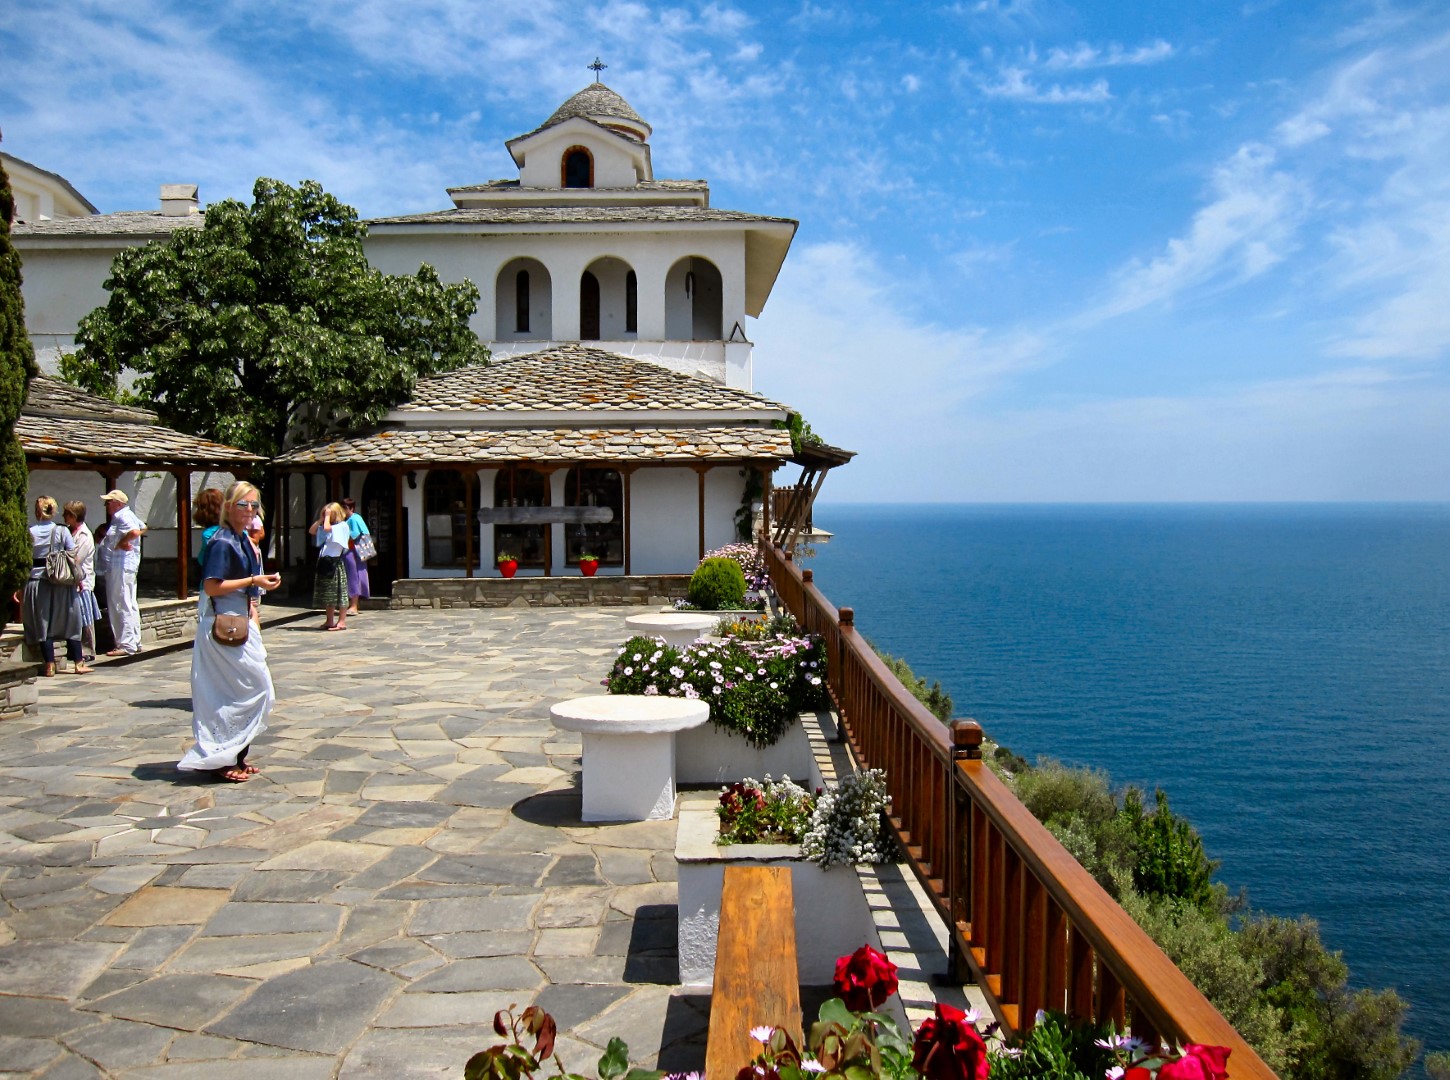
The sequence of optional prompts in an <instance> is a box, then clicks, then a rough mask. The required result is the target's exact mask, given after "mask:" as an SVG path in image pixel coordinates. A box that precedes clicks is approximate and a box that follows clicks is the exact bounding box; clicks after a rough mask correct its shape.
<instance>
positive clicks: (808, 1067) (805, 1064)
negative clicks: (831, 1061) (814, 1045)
mask: <svg viewBox="0 0 1450 1080" xmlns="http://www.w3.org/2000/svg"><path fill="white" fill-rule="evenodd" d="M825 1071H826V1067H825V1066H824V1065H822V1064H821V1063H820V1062H819V1061H817V1060H816V1059H815V1058H806V1059H805V1060H804V1061H802V1062H801V1072H816V1073H822V1072H825Z"/></svg>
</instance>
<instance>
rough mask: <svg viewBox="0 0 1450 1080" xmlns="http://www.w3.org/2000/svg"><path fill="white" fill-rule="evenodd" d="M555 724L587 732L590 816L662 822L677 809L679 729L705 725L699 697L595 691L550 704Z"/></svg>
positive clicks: (592, 818)
mask: <svg viewBox="0 0 1450 1080" xmlns="http://www.w3.org/2000/svg"><path fill="white" fill-rule="evenodd" d="M549 715H550V717H551V718H552V719H553V721H554V726H555V727H557V728H563V729H564V730H566V731H577V732H579V733H580V734H581V735H583V737H584V778H583V783H584V807H583V811H582V812H581V814H580V816H581V817H582V818H583V819H584V820H585V821H656V820H663V819H668V818H671V817H673V816H674V813H675V732H677V731H685V730H687V729H689V728H693V727H699V726H700V725H701V724H703V723H705V722H706V721H707V720H709V718H710V706H709V705H707V704H706V703H705V702H703V701H700V700H698V699H690V698H674V697H653V696H651V697H645V696H644V695H642V694H594V695H591V696H589V697H580V698H571V699H570V700H568V701H561V702H559V703H558V704H557V705H554V706H553V707H552V708H550V709H549Z"/></svg>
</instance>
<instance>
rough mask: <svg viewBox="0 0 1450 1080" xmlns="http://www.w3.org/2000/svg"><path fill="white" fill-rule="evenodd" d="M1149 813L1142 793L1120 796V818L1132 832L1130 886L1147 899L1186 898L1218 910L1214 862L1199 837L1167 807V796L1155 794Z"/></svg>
mask: <svg viewBox="0 0 1450 1080" xmlns="http://www.w3.org/2000/svg"><path fill="white" fill-rule="evenodd" d="M1153 798H1154V802H1155V805H1154V807H1153V812H1152V813H1150V814H1145V813H1144V812H1143V793H1142V792H1141V791H1139V790H1138V789H1137V788H1129V789H1128V790H1127V791H1126V792H1125V793H1124V794H1123V816H1124V817H1125V818H1126V820H1127V823H1128V826H1129V828H1130V829H1131V830H1132V833H1133V885H1134V886H1135V887H1136V888H1137V890H1138V891H1139V892H1141V893H1145V894H1146V895H1148V896H1161V897H1168V898H1170V899H1180V900H1187V901H1188V902H1189V903H1192V904H1197V905H1198V906H1199V907H1201V908H1204V909H1205V910H1207V909H1210V908H1213V907H1216V906H1217V905H1216V903H1215V897H1216V894H1215V892H1214V888H1213V872H1214V871H1215V870H1217V869H1218V863H1216V862H1213V861H1212V860H1210V859H1209V857H1208V855H1207V854H1205V853H1204V850H1203V838H1202V837H1201V836H1199V835H1198V830H1197V829H1195V828H1194V827H1193V826H1192V825H1191V824H1190V823H1189V822H1188V820H1187V819H1186V818H1181V817H1179V816H1178V815H1177V814H1175V813H1173V811H1172V810H1170V809H1169V808H1168V796H1167V794H1166V793H1165V792H1164V791H1163V789H1162V788H1159V789H1158V790H1156V791H1155V792H1154V793H1153Z"/></svg>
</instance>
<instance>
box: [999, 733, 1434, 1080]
mask: <svg viewBox="0 0 1450 1080" xmlns="http://www.w3.org/2000/svg"><path fill="white" fill-rule="evenodd" d="M1013 765H1014V767H1013V768H1012V769H1010V770H1003V771H1002V775H1003V777H1004V779H1005V780H1006V781H1007V783H1008V784H1010V785H1011V787H1012V789H1013V791H1014V792H1015V793H1016V795H1017V797H1018V798H1019V799H1021V800H1022V803H1023V805H1025V806H1026V807H1027V809H1028V810H1030V811H1031V812H1032V814H1033V816H1034V817H1036V818H1037V819H1038V820H1040V821H1041V822H1042V823H1043V824H1044V825H1046V826H1047V828H1048V829H1049V830H1050V831H1051V832H1052V833H1053V834H1054V835H1055V836H1056V837H1057V838H1058V839H1059V840H1060V841H1061V842H1062V844H1063V846H1064V847H1066V848H1067V850H1068V851H1069V852H1070V853H1071V854H1072V855H1073V856H1074V857H1075V858H1076V859H1077V860H1078V861H1079V862H1080V863H1082V865H1083V866H1084V868H1086V869H1087V870H1088V871H1089V872H1090V873H1091V874H1092V875H1093V876H1094V877H1095V878H1096V879H1097V880H1098V882H1099V883H1100V884H1102V886H1103V887H1104V888H1105V889H1106V890H1107V891H1108V892H1109V893H1110V894H1112V895H1113V896H1114V897H1116V898H1117V900H1118V902H1119V903H1121V904H1122V905H1123V908H1124V910H1126V911H1127V912H1128V913H1129V914H1130V915H1132V916H1133V918H1134V919H1135V920H1136V921H1137V922H1138V924H1139V925H1140V926H1142V927H1143V929H1144V930H1146V931H1147V932H1148V934H1149V935H1150V936H1151V937H1152V938H1153V939H1154V940H1155V941H1156V942H1157V943H1158V945H1159V946H1160V947H1161V948H1162V949H1163V951H1164V952H1165V953H1167V954H1168V956H1169V958H1170V959H1171V960H1172V961H1173V962H1174V963H1175V964H1177V965H1178V967H1179V968H1180V969H1181V970H1182V971H1183V973H1184V974H1185V975H1187V976H1188V978H1189V979H1190V980H1191V981H1192V982H1193V984H1194V985H1195V986H1197V987H1198V988H1199V990H1201V991H1202V992H1203V994H1204V996H1205V997H1207V998H1208V999H1209V1001H1211V1002H1212V1003H1213V1005H1214V1007H1215V1008H1216V1009H1218V1010H1219V1012H1221V1013H1222V1014H1223V1015H1224V1017H1225V1019H1227V1020H1228V1021H1229V1022H1230V1023H1232V1024H1233V1025H1234V1027H1235V1028H1237V1030H1238V1031H1239V1033H1240V1034H1241V1035H1242V1036H1243V1037H1244V1038H1245V1039H1246V1040H1247V1041H1248V1042H1249V1043H1250V1045H1252V1046H1253V1047H1254V1049H1255V1050H1257V1051H1258V1053H1259V1055H1260V1056H1261V1057H1262V1058H1263V1059H1264V1061H1265V1062H1266V1063H1267V1064H1268V1065H1269V1067H1270V1068H1272V1069H1274V1071H1275V1072H1277V1073H1278V1074H1279V1075H1280V1076H1282V1077H1285V1078H1286V1080H1393V1078H1394V1077H1398V1076H1401V1075H1402V1074H1403V1073H1404V1072H1405V1070H1406V1069H1408V1068H1409V1067H1410V1066H1411V1065H1412V1064H1413V1063H1414V1060H1415V1058H1416V1057H1417V1056H1418V1054H1419V1046H1418V1044H1417V1043H1416V1042H1415V1040H1413V1039H1409V1038H1406V1037H1405V1036H1404V1035H1403V1034H1402V1032H1401V1028H1402V1025H1403V1023H1404V1018H1405V1003H1404V1002H1403V1001H1402V1000H1401V999H1400V997H1399V996H1398V995H1397V994H1396V993H1395V992H1394V991H1393V990H1365V989H1361V990H1351V989H1350V988H1349V969H1348V967H1347V966H1346V965H1345V963H1344V961H1343V959H1342V958H1341V957H1340V954H1339V953H1337V952H1331V951H1330V950H1328V949H1327V948H1325V946H1324V943H1323V941H1322V940H1321V939H1320V937H1319V927H1318V924H1316V923H1315V922H1314V921H1313V920H1312V919H1309V918H1307V917H1305V918H1300V919H1297V920H1295V919H1283V918H1276V917H1273V916H1269V915H1263V914H1247V915H1245V914H1243V913H1242V912H1241V911H1240V908H1241V906H1242V899H1241V898H1230V897H1229V895H1228V891H1227V890H1226V889H1225V888H1224V886H1223V885H1221V884H1219V883H1217V882H1214V881H1213V873H1214V871H1215V869H1216V868H1217V865H1218V864H1217V863H1215V862H1213V861H1211V860H1210V859H1209V858H1208V856H1207V854H1206V853H1205V851H1204V848H1203V840H1202V837H1200V836H1199V834H1198V832H1197V830H1196V829H1194V828H1193V826H1192V824H1191V823H1189V822H1188V821H1187V820H1185V819H1184V818H1181V817H1179V816H1178V815H1176V814H1174V813H1173V812H1172V811H1171V810H1170V809H1169V806H1168V798H1167V796H1166V795H1164V794H1163V792H1161V791H1159V792H1157V793H1156V797H1155V806H1154V808H1153V810H1151V811H1146V810H1145V808H1144V802H1143V795H1142V792H1140V791H1138V790H1137V789H1134V788H1129V789H1127V790H1126V791H1124V792H1122V793H1121V794H1117V793H1114V791H1113V790H1112V788H1111V786H1110V781H1109V779H1108V776H1107V774H1106V773H1104V772H1102V771H1101V770H1094V769H1079V768H1069V767H1068V766H1065V765H1062V764H1061V763H1059V762H1055V761H1051V760H1047V759H1044V760H1042V761H1040V762H1039V763H1038V764H1037V765H1036V766H1035V767H1026V763H1025V762H1022V761H1021V759H1016V758H1014V759H1013ZM1432 1057H1433V1055H1432ZM1446 1064H1447V1065H1450V1061H1447V1062H1446ZM1426 1065H1427V1068H1429V1067H1430V1063H1429V1061H1428V1060H1427V1063H1426ZM1432 1075H1433V1074H1432Z"/></svg>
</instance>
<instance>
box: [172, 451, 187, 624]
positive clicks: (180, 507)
mask: <svg viewBox="0 0 1450 1080" xmlns="http://www.w3.org/2000/svg"><path fill="white" fill-rule="evenodd" d="M171 476H172V479H174V480H175V481H176V598H177V599H178V600H185V599H186V596H187V593H188V592H190V591H191V590H190V589H189V588H188V585H189V584H190V583H189V582H188V581H187V564H188V563H189V562H190V561H191V470H190V469H179V470H175V471H173V472H172V474H171Z"/></svg>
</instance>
